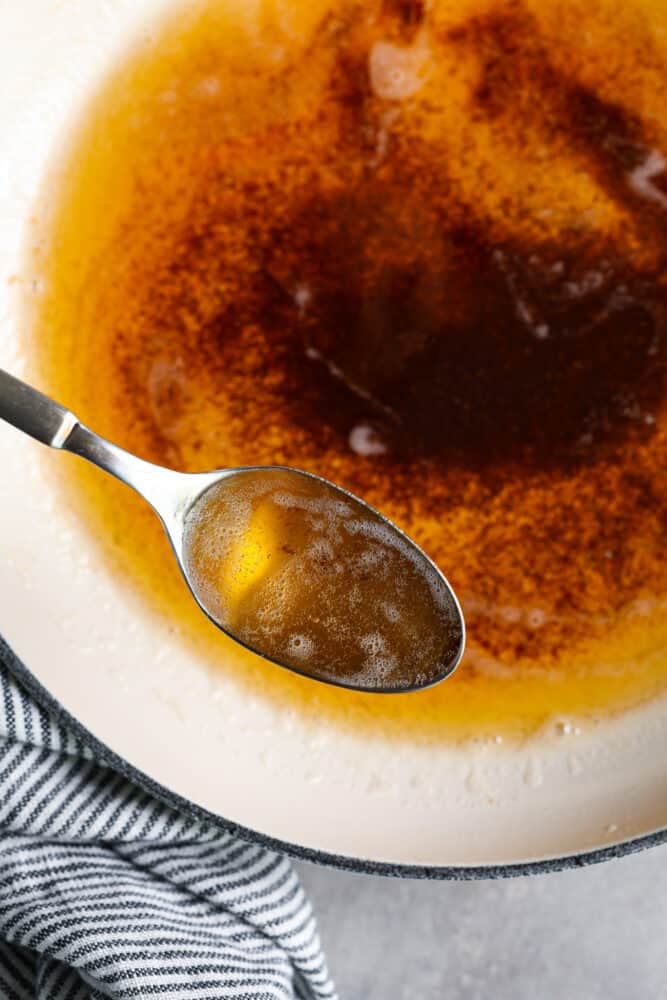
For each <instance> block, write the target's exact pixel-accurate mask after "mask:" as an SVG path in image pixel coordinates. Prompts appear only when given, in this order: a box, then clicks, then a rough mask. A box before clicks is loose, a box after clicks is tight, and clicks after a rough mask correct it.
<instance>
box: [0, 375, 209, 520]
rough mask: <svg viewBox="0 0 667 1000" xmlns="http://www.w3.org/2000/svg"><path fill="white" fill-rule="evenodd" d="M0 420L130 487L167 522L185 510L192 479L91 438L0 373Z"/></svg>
mask: <svg viewBox="0 0 667 1000" xmlns="http://www.w3.org/2000/svg"><path fill="white" fill-rule="evenodd" d="M0 419H2V420H6V421H7V423H10V424H12V425H13V426H14V427H16V428H18V430H20V431H23V432H24V433H25V434H29V435H30V437H33V438H35V439H36V440H37V441H41V443H42V444H46V445H49V447H51V448H61V449H62V450H63V451H69V452H72V454H74V455H79V456H80V457H81V458H85V459H86V460H87V461H89V462H92V463H93V465H97V466H98V467H99V468H100V469H104V471H105V472H109V473H110V474H111V475H112V476H115V477H116V479H120V480H121V482H123V483H126V484H127V485H128V486H131V487H132V489H134V490H136V492H137V493H139V494H141V496H143V497H144V499H145V500H147V501H148V502H149V503H150V505H151V506H152V507H153V508H154V509H155V510H156V511H157V512H158V514H159V515H160V517H161V518H162V519H163V521H165V522H166V521H167V520H168V519H169V518H170V517H171V515H172V512H173V510H174V508H175V507H176V508H181V507H183V506H184V505H185V503H186V500H187V498H188V497H189V493H190V492H191V491H192V486H191V484H190V477H188V476H185V475H184V474H183V473H179V472H173V471H172V470H171V469H165V468H164V467H163V466H161V465H153V463H152V462H146V461H144V459H142V458H139V457H138V455H133V454H131V452H129V451H125V449H124V448H119V447H118V445H115V444H113V443H112V442H111V441H107V440H106V438H103V437H101V436H100V435H99V434H95V433H93V431H91V430H89V429H88V428H87V427H86V426H85V425H84V424H82V423H80V421H79V419H78V417H75V415H74V414H73V413H71V412H70V411H69V410H67V409H65V407H64V406H61V405H60V403H56V401H55V400H54V399H50V397H49V396H45V395H44V394H43V393H41V392H38V391H37V389H33V387H32V386H30V385H27V384H26V383H25V382H22V381H21V380H20V379H18V378H16V377H15V376H14V375H10V374H9V372H6V371H4V370H3V369H2V368H0Z"/></svg>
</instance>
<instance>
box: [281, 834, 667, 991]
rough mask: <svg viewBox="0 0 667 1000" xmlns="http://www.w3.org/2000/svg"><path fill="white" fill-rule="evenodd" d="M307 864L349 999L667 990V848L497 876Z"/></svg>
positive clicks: (304, 873) (305, 873) (306, 875)
mask: <svg viewBox="0 0 667 1000" xmlns="http://www.w3.org/2000/svg"><path fill="white" fill-rule="evenodd" d="M299 870H300V874H301V877H302V880H303V883H304V886H305V887H306V889H307V891H308V892H309V893H310V896H311V899H312V901H313V905H314V907H315V912H316V914H317V915H318V918H319V924H320V931H321V934H322V938H323V943H324V946H325V949H326V951H327V954H328V957H329V962H330V965H331V969H332V973H333V975H334V978H335V979H336V982H337V984H338V987H339V990H340V996H341V1000H666V998H667V847H662V848H654V849H653V850H650V851H645V852H644V853H642V854H638V855H635V856H633V857H629V858H624V859H622V860H620V861H611V862H607V863H606V864H602V865H597V866H594V867H591V868H585V869H578V870H574V871H565V872H560V873H556V874H551V875H541V876H532V877H526V878H519V879H511V880H508V881H496V882H410V881H397V880H393V879H382V878H379V877H373V876H366V875H348V874H343V873H340V872H335V871H329V870H326V869H323V868H316V867H312V866H310V865H300V866H299Z"/></svg>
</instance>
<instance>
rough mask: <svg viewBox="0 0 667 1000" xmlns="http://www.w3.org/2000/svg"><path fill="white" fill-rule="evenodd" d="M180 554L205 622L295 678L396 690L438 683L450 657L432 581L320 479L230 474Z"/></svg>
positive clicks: (394, 535) (444, 598) (456, 647)
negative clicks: (206, 616) (208, 620)
mask: <svg viewBox="0 0 667 1000" xmlns="http://www.w3.org/2000/svg"><path fill="white" fill-rule="evenodd" d="M183 551H184V558H185V566H186V570H187V574H188V579H189V580H190V582H191V584H192V587H193V589H194V591H195V593H196V594H197V595H198V597H199V599H200V601H201V603H202V604H203V606H204V607H205V608H206V610H207V612H208V613H209V614H210V615H211V617H212V618H213V619H214V620H215V621H217V622H218V623H219V624H220V625H222V627H223V628H224V629H226V630H227V631H228V632H230V633H232V634H233V635H234V636H235V637H236V638H238V639H240V640H241V641H242V642H244V643H245V644H246V645H247V646H249V647H250V648H251V649H253V650H256V651H257V652H260V653H262V654H263V655H265V656H268V657H269V658H271V659H273V660H275V661H277V662H278V663H281V664H283V665H285V666H289V667H291V668H292V669H293V670H296V671H299V672H300V673H304V674H308V675H311V676H315V677H318V678H321V679H325V680H329V681H335V682H339V683H343V684H346V685H347V686H349V687H352V688H357V689H374V688H375V689H380V690H393V691H394V692H396V691H404V690H409V689H411V688H416V687H425V686H427V685H429V684H433V683H435V682H437V681H438V680H440V679H441V678H442V677H443V676H444V675H445V674H446V673H449V671H450V670H451V668H452V667H453V665H454V664H455V662H456V661H457V659H458V657H459V655H460V652H459V651H460V647H461V642H462V633H461V629H460V622H459V619H458V612H457V609H456V607H455V605H454V602H453V601H452V600H451V597H450V594H449V591H448V589H447V587H446V585H445V583H444V581H443V580H442V578H441V577H440V576H439V575H438V573H437V572H436V571H435V570H434V569H433V567H432V566H431V565H430V564H429V563H428V561H427V560H426V559H424V558H423V556H422V554H421V553H420V552H419V551H418V550H417V549H415V548H414V546H412V545H411V544H410V542H409V541H408V540H407V539H405V538H404V537H403V536H402V535H401V534H400V533H399V532H397V531H395V530H394V529H393V527H392V526H391V525H389V524H387V523H386V521H384V520H383V519H382V518H381V517H379V516H378V514H377V513H376V512H375V511H373V510H371V509H369V508H367V507H366V506H365V505H363V504H361V503H359V502H358V501H357V500H356V499H355V498H353V497H351V496H349V495H348V494H345V493H343V492H342V491H339V490H336V489H335V488H334V487H333V486H331V485H330V484H328V483H324V482H322V481H321V480H319V479H315V478H311V477H310V476H305V475H300V474H298V473H295V472H293V471H287V470H282V469H263V470H259V471H257V470H247V471H244V472H239V473H235V474H234V475H233V476H232V477H231V478H230V479H225V480H222V481H221V482H220V483H218V484H217V485H216V486H213V487H212V488H211V489H210V490H208V491H207V492H206V493H205V494H204V495H203V497H202V498H201V499H200V500H198V501H197V503H196V504H195V506H194V508H193V510H192V511H191V512H190V513H189V515H188V518H187V521H186V526H185V534H184V539H183Z"/></svg>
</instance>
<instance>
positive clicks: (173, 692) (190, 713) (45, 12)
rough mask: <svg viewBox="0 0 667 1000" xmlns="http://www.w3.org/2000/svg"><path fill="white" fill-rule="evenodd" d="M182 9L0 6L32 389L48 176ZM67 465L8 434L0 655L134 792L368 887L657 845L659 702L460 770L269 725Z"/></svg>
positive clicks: (2, 487) (662, 712)
mask: <svg viewBox="0 0 667 1000" xmlns="http://www.w3.org/2000/svg"><path fill="white" fill-rule="evenodd" d="M172 5H173V4H172V0H142V2H137V0H113V2H111V0H66V2H65V0H63V2H61V3H57V4H56V3H50V2H47V0H21V2H20V3H13V2H12V3H10V2H5V3H4V4H2V5H0V366H3V367H5V368H7V369H9V370H10V371H12V372H14V373H15V374H17V375H19V376H21V375H24V376H26V377H27V376H29V375H30V364H29V359H28V358H26V357H24V354H23V350H22V348H21V346H20V345H21V344H22V343H24V337H23V335H22V334H23V332H24V331H23V327H22V324H23V323H24V317H23V316H22V315H21V310H20V308H19V305H20V301H21V298H22V295H21V286H20V281H21V278H22V277H23V272H22V267H23V265H22V260H23V256H24V249H25V245H26V240H28V239H29V232H30V215H31V211H32V209H33V206H34V202H35V197H36V194H37V191H38V188H39V186H40V182H41V180H42V178H43V176H44V171H45V170H46V168H47V166H48V165H49V164H50V163H51V162H52V157H53V155H54V150H55V149H56V145H57V144H58V142H59V141H60V140H62V137H63V136H64V135H66V134H67V131H68V129H69V126H70V125H71V124H72V122H74V121H75V120H76V117H77V114H78V113H79V112H80V111H81V110H82V109H84V108H85V104H86V100H87V97H88V96H89V95H90V94H91V93H92V92H93V90H94V89H95V87H96V85H97V84H98V82H99V81H100V79H101V78H102V77H103V76H104V74H105V72H106V71H107V70H108V69H109V68H110V67H111V66H112V65H113V64H114V62H115V61H116V60H117V59H118V58H119V57H120V56H121V54H122V52H123V49H124V48H125V47H126V46H127V45H128V44H133V43H136V42H137V40H139V41H141V39H142V38H146V37H149V36H150V32H151V26H152V25H153V24H154V23H155V19H156V18H157V17H158V16H159V15H160V14H161V13H162V12H163V11H164V10H166V9H167V8H168V7H171V6H172ZM58 461H62V458H61V457H60V456H58V455H54V454H50V453H48V452H47V451H46V450H44V449H41V448H39V446H38V445H34V446H31V445H30V444H29V443H26V441H25V440H24V439H22V437H21V436H20V435H18V434H16V432H14V431H12V430H11V429H10V428H8V427H1V426H0V469H1V470H2V474H1V476H0V633H1V634H3V635H4V637H5V639H6V640H7V641H8V643H9V644H10V645H11V646H12V647H13V649H14V651H15V653H16V654H17V656H18V657H19V659H20V660H21V661H22V663H23V664H25V665H27V666H28V667H29V671H30V673H29V674H28V673H24V674H23V676H24V678H25V679H26V680H27V681H28V682H29V683H31V684H33V687H34V688H35V690H37V691H38V692H39V694H40V696H41V697H42V698H43V699H46V700H50V704H51V705H52V706H55V705H56V704H57V705H59V706H61V707H62V710H64V712H65V713H69V715H70V716H72V717H74V718H75V719H76V720H78V721H79V723H80V724H81V725H82V726H83V727H85V729H87V730H88V731H89V732H90V733H92V734H93V735H94V737H95V738H96V739H97V740H99V741H100V742H101V744H103V745H104V747H106V748H107V750H106V752H107V753H108V754H109V759H113V760H114V761H115V762H116V764H118V763H119V762H118V760H117V758H115V757H114V755H118V757H120V758H122V760H123V761H124V762H125V763H123V764H122V765H121V766H123V768H124V769H125V770H126V771H127V772H128V773H130V774H132V775H133V776H134V777H135V779H136V780H139V781H141V782H143V783H144V784H151V787H155V785H156V784H157V785H159V786H160V787H161V790H162V794H164V796H165V797H166V798H168V799H171V800H172V801H174V800H176V799H178V801H179V802H181V804H182V805H185V806H186V807H187V808H194V809H203V810H205V811H207V812H208V813H210V814H212V815H213V816H215V817H218V818H220V819H221V820H225V821H228V822H231V823H233V824H235V825H239V826H242V827H244V828H246V829H247V830H248V831H250V832H251V833H252V835H253V836H261V837H264V838H269V839H270V840H271V841H272V842H275V843H277V844H278V842H279V846H282V847H284V848H285V849H287V850H290V851H291V852H292V853H295V854H302V855H303V854H307V855H308V856H310V857H314V858H315V859H318V860H321V861H323V862H332V863H336V864H339V865H343V866H349V867H359V868H362V869H365V870H377V871H387V872H395V873H408V874H410V873H412V874H421V875H432V876H436V877H437V876H443V875H454V876H456V875H459V876H463V877H465V876H469V875H475V874H482V875H484V874H486V875H491V874H497V873H500V874H507V873H509V872H512V871H525V870H533V869H535V868H537V867H540V866H547V865H548V864H549V861H550V859H551V862H552V863H553V862H554V861H555V862H556V863H558V864H564V863H568V861H567V860H566V859H568V858H569V859H570V861H569V863H581V862H582V861H583V860H592V859H597V858H600V857H604V856H606V854H608V853H619V852H620V851H622V850H627V849H630V848H633V847H638V846H641V845H643V844H646V843H654V842H657V841H659V840H661V839H663V836H664V835H665V833H666V829H667V705H666V704H665V703H664V702H661V703H654V704H652V705H650V706H649V707H647V708H645V709H642V710H638V711H636V712H634V713H631V714H628V715H626V716H625V717H623V718H621V719H618V720H615V721H607V722H603V723H599V724H597V725H595V724H590V725H588V726H582V727H579V728H578V730H577V728H576V727H575V728H574V729H573V731H572V732H567V731H560V732H557V731H556V730H555V729H553V727H552V728H550V729H549V731H548V732H545V733H544V734H543V735H542V736H540V737H535V738H533V739H532V740H531V741H529V742H527V743H525V744H523V745H522V746H520V747H508V746H505V745H503V744H492V743H483V744H482V743H480V744H479V745H470V746H468V747H465V748H460V749H454V748H447V747H443V746H431V747H429V746H411V745H409V744H397V743H395V742H387V741H383V740H382V739H381V738H379V737H377V736H375V737H373V739H364V738H363V737H362V736H361V735H359V734H358V735H351V734H349V733H343V732H342V731H340V730H338V729H337V728H336V727H335V726H334V725H333V724H332V723H324V722H322V721H321V720H318V719H316V718H315V719H312V720H306V719H304V718H302V717H301V716H298V715H296V714H294V715H292V714H291V713H287V714H285V712H282V713H278V712H277V710H276V709H275V708H274V706H273V705H272V704H271V703H270V702H269V701H263V700H262V699H261V697H259V696H253V697H250V696H249V695H248V692H247V690H245V689H243V690H241V689H240V688H239V687H238V686H237V685H236V684H235V683H234V682H233V680H232V679H231V678H229V679H226V678H225V677H224V676H221V675H220V674H218V675H216V677H215V679H213V677H212V675H211V673H210V672H209V671H208V670H207V668H206V665H205V664H203V663H200V662H198V661H197V660H195V659H194V658H193V655H192V654H190V653H188V652H187V651H186V649H185V646H183V647H181V646H180V645H179V643H178V642H172V641H170V640H169V638H168V637H166V636H165V631H164V623H163V622H162V621H160V620H158V618H157V617H153V616H152V615H151V614H150V613H149V612H147V611H146V610H145V608H144V607H143V606H142V605H140V604H139V603H138V600H137V599H135V598H134V597H133V595H132V594H131V593H128V592H127V591H126V590H125V589H124V588H123V587H122V586H121V585H120V583H119V581H118V580H116V579H115V578H113V577H112V576H111V575H110V574H109V573H108V571H107V569H106V567H105V565H104V563H103V561H102V558H101V557H100V556H99V554H98V551H97V547H96V546H95V545H94V544H93V540H92V539H91V538H90V536H89V534H88V531H87V529H84V527H82V526H81V525H79V524H78V523H77V522H76V520H75V519H74V518H73V516H72V514H71V513H70V512H69V511H68V509H67V507H66V505H65V504H64V503H63V502H62V500H61V499H60V498H59V497H58V496H57V495H56V494H55V492H54V491H53V488H52V486H51V485H50V483H51V478H52V477H51V476H50V475H49V474H48V473H49V468H48V466H49V465H50V464H51V465H52V464H53V463H54V462H58ZM37 622H38V623H39V625H36V623H37ZM17 669H21V668H20V667H17ZM267 669H271V668H270V667H267ZM599 852H602V853H599Z"/></svg>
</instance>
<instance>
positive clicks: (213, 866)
mask: <svg viewBox="0 0 667 1000" xmlns="http://www.w3.org/2000/svg"><path fill="white" fill-rule="evenodd" d="M15 663H16V661H15V658H14V657H13V654H12V653H11V651H10V650H9V649H8V647H7V646H6V644H5V643H3V642H2V640H0V995H1V996H2V997H3V998H6V1000H28V998H30V1000H33V998H38V1000H101V998H102V997H111V998H118V1000H120V998H123V1000H125V998H128V1000H129V998H132V1000H137V998H144V997H146V998H148V997H151V998H152V997H167V998H170V1000H171V998H174V1000H176V998H178V1000H190V998H192V1000H204V998H206V1000H222V998H233V1000H274V998H275V1000H278V998H280V1000H284V998H290V997H299V998H308V1000H324V998H326V1000H335V991H334V987H333V985H332V983H331V980H330V979H329V975H328V972H327V968H326V964H325V960H324V958H323V955H322V951H321V948H320V943H319V939H318V935H317V929H316V926H315V921H314V918H313V915H312V913H311V909H310V905H309V903H308V900H307V899H306V898H305V896H304V893H303V890H302V889H301V886H300V884H299V881H298V879H297V876H296V874H295V872H294V870H293V868H292V866H291V864H290V863H289V862H288V861H287V859H285V858H284V857H281V856H280V855H278V854H274V853H272V852H270V851H268V850H266V849H265V848H263V847H261V846H258V845H257V844H253V843H249V842H246V841H245V840H242V839H240V838H239V837H238V836H237V835H234V834H232V833H229V832H225V831H224V829H221V828H220V827H218V826H213V825H210V824H206V823H204V822H199V821H197V820H195V819H192V818H189V817H188V816H185V815H184V814H182V813H179V812H177V811H176V810H174V809H172V808H170V807H168V806H166V805H165V804H163V803H162V802H160V801H159V800H158V799H156V798H153V797H152V796H150V795H148V794H147V793H145V792H144V791H142V790H141V789H139V788H138V787H136V786H134V785H133V784H132V783H131V782H129V781H128V780H126V779H125V778H124V777H123V776H122V775H120V774H118V773H117V772H115V771H113V770H111V769H110V768H108V767H106V766H104V765H103V764H101V763H99V762H98V761H97V760H96V759H95V756H94V753H93V751H92V750H91V749H90V748H89V747H87V746H86V745H85V742H84V741H83V740H82V739H81V738H80V737H79V736H78V735H76V734H74V733H72V732H70V731H68V729H67V728H66V727H65V726H63V725H62V724H61V723H60V721H59V720H58V719H56V718H54V717H53V716H51V715H50V714H49V713H48V712H46V711H45V710H44V709H43V708H41V707H40V706H39V705H38V704H37V703H36V702H35V700H34V699H33V698H32V697H31V695H30V694H29V693H28V692H27V690H25V688H24V687H23V686H22V685H21V684H20V682H19V681H18V680H17V678H16V676H15V675H14V673H13V665H14V664H15Z"/></svg>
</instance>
